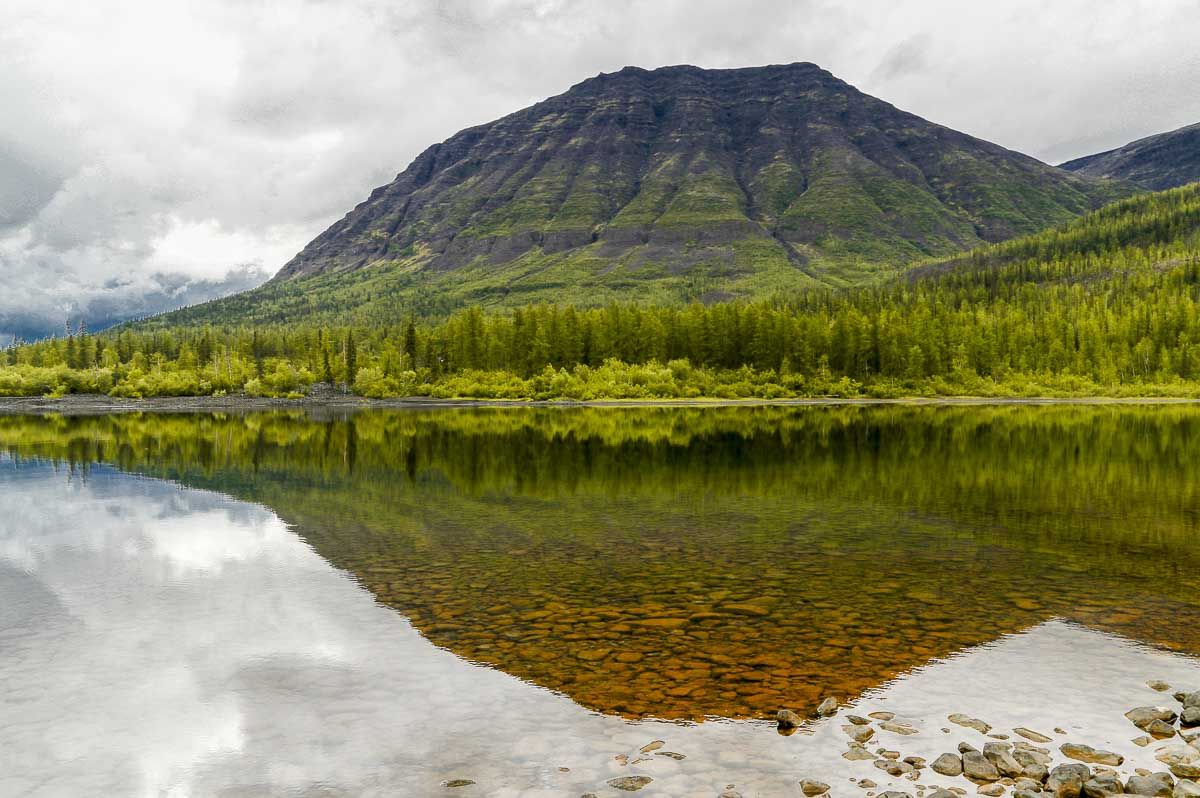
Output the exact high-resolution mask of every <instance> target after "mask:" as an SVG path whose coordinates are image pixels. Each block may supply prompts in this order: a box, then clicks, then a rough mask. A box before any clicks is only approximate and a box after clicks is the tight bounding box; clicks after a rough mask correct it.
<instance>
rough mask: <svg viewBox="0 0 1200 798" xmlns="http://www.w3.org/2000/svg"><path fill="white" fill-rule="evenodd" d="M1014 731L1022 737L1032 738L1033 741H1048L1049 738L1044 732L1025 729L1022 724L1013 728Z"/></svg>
mask: <svg viewBox="0 0 1200 798" xmlns="http://www.w3.org/2000/svg"><path fill="white" fill-rule="evenodd" d="M1013 731H1014V732H1016V733H1017V734H1019V735H1021V736H1022V737H1024V738H1025V739H1026V740H1033V741H1034V742H1035V743H1048V742H1050V738H1049V737H1047V736H1046V735H1044V734H1039V733H1037V732H1035V731H1033V730H1032V729H1026V728H1025V727H1024V726H1018V727H1017V728H1015V729H1013Z"/></svg>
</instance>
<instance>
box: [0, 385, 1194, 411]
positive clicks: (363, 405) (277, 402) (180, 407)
mask: <svg viewBox="0 0 1200 798" xmlns="http://www.w3.org/2000/svg"><path fill="white" fill-rule="evenodd" d="M1167 404H1171V405H1176V404H1200V399H1184V398H1174V397H1154V396H1145V397H1103V396H1081V397H982V396H943V397H920V396H915V397H908V398H903V399H870V398H852V399H843V398H838V397H820V398H813V399H594V400H588V401H580V400H568V399H561V400H560V399H554V400H523V399H510V400H506V399H434V398H432V397H426V396H413V397H407V398H402V399H367V398H365V397H362V396H355V395H354V394H343V393H340V392H336V391H326V392H322V393H314V394H312V395H309V396H305V397H302V398H299V399H272V398H266V397H254V396H154V397H147V398H145V399H122V398H116V397H112V396H106V395H103V394H69V395H67V396H59V397H52V396H0V416H4V415H39V414H50V413H53V414H56V415H65V416H79V415H101V414H109V413H192V412H195V413H200V412H249V411H258V410H321V409H328V410H337V411H353V410H365V409H389V408H391V409H399V408H425V409H432V408H439V407H837V406H844V405H848V406H874V405H938V406H943V405H944V406H963V405H967V406H974V405H979V406H989V405H992V406H995V405H1167Z"/></svg>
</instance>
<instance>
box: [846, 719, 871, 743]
mask: <svg viewBox="0 0 1200 798" xmlns="http://www.w3.org/2000/svg"><path fill="white" fill-rule="evenodd" d="M842 731H844V732H845V733H846V736H848V737H849V738H850V739H851V740H854V741H855V742H858V743H865V742H866V741H867V740H870V739H871V738H872V737H874V736H875V730H874V729H872V728H871V727H870V726H855V725H854V724H852V723H847V724H845V725H843V726H842Z"/></svg>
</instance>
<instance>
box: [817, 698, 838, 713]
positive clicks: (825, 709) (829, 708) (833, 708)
mask: <svg viewBox="0 0 1200 798" xmlns="http://www.w3.org/2000/svg"><path fill="white" fill-rule="evenodd" d="M837 708H838V700H837V699H836V698H834V697H833V696H828V697H827V698H825V700H824V701H822V702H821V703H820V704H818V705H817V714H818V715H820V716H821V717H823V718H828V717H829V716H830V715H833V714H835V713H836V712H837Z"/></svg>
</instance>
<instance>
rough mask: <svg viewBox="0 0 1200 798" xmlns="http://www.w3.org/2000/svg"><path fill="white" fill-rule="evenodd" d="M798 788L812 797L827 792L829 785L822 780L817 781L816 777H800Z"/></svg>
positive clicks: (809, 797)
mask: <svg viewBox="0 0 1200 798" xmlns="http://www.w3.org/2000/svg"><path fill="white" fill-rule="evenodd" d="M800 790H801V791H802V792H803V793H804V794H805V795H807V796H808V798H813V796H815V795H824V794H825V793H827V792H829V785H828V784H826V783H825V782H823V781H817V780H816V779H801V780H800Z"/></svg>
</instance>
